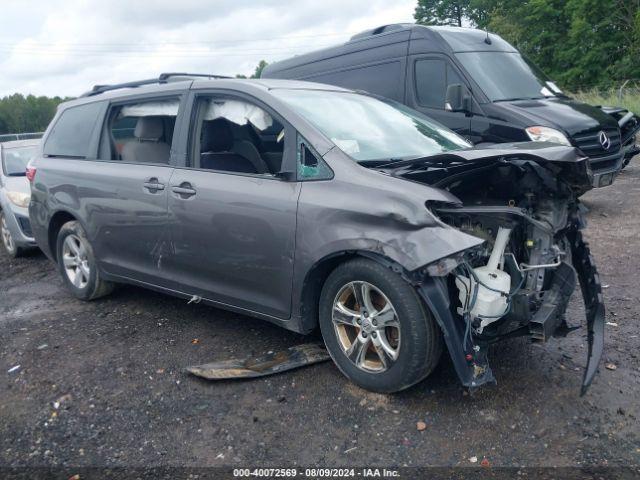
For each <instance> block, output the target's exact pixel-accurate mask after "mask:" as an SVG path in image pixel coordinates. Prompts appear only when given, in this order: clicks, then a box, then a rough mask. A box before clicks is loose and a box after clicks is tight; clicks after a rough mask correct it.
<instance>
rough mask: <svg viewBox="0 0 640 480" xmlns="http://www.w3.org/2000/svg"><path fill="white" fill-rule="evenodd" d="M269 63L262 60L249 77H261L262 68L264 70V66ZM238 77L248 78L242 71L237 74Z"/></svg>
mask: <svg viewBox="0 0 640 480" xmlns="http://www.w3.org/2000/svg"><path fill="white" fill-rule="evenodd" d="M267 65H269V64H268V63H267V62H266V61H265V60H260V63H258V65H256V68H255V70H254V71H253V73H252V74H251V76H250V77H249V78H260V75H262V70H264V67H266V66H267ZM236 78H247V76H246V75H243V74H241V73H238V74H236Z"/></svg>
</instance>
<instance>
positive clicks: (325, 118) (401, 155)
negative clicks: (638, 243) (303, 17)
mask: <svg viewBox="0 0 640 480" xmlns="http://www.w3.org/2000/svg"><path fill="white" fill-rule="evenodd" d="M272 93H273V94H274V95H276V96H277V97H279V98H280V99H282V100H283V101H285V102H286V103H287V104H289V106H291V108H293V109H294V110H295V111H296V112H297V113H299V114H300V115H302V116H303V117H305V118H306V119H307V120H308V121H309V122H311V123H312V124H313V125H315V126H316V127H317V128H318V129H319V130H320V131H321V132H322V133H323V134H324V135H325V136H326V137H328V138H329V139H331V141H332V142H333V143H335V144H336V146H337V147H338V148H340V149H341V150H342V151H343V152H344V153H346V154H347V155H349V156H350V157H351V158H353V159H354V160H356V161H357V162H368V161H374V160H380V161H387V162H388V161H393V160H402V159H408V158H418V157H426V156H429V155H434V154H437V153H441V152H447V151H451V150H460V149H462V148H470V147H471V144H469V143H468V142H467V141H466V140H465V139H464V138H462V137H460V136H458V135H457V134H455V133H454V132H452V131H451V130H449V129H447V128H446V127H443V126H442V125H439V124H437V123H435V122H432V121H429V120H427V119H426V118H425V117H423V116H422V115H420V114H419V113H418V112H414V111H412V110H411V109H409V108H406V107H400V106H396V105H392V104H389V103H386V102H382V101H380V100H376V99H375V98H372V97H368V96H366V95H360V94H357V93H351V92H335V91H322V90H287V89H276V90H272Z"/></svg>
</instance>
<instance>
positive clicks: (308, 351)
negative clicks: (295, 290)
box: [187, 343, 330, 380]
mask: <svg viewBox="0 0 640 480" xmlns="http://www.w3.org/2000/svg"><path fill="white" fill-rule="evenodd" d="M329 359H330V357H329V352H327V350H326V348H325V347H324V345H323V344H321V343H304V344H302V345H296V346H295V347H290V348H287V349H286V350H283V351H280V352H270V353H267V354H265V355H262V356H260V357H250V358H245V359H240V360H224V361H221V362H212V363H206V364H204V365H196V366H193V367H187V371H188V372H189V373H191V374H193V375H196V376H198V377H202V378H206V379H208V380H227V379H235V378H254V377H264V376H266V375H273V374H276V373H280V372H285V371H287V370H293V369H294V368H300V367H304V366H307V365H313V364H314V363H319V362H326V361H327V360H329Z"/></svg>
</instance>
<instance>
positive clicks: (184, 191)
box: [171, 182, 196, 198]
mask: <svg viewBox="0 0 640 480" xmlns="http://www.w3.org/2000/svg"><path fill="white" fill-rule="evenodd" d="M171 191H172V192H173V193H177V194H178V195H179V196H180V197H181V198H189V197H193V196H194V195H195V194H196V191H195V189H194V188H193V187H192V186H191V184H190V183H189V182H183V183H181V184H180V185H177V186H175V187H171Z"/></svg>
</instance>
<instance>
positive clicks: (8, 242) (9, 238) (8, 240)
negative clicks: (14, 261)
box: [0, 210, 22, 258]
mask: <svg viewBox="0 0 640 480" xmlns="http://www.w3.org/2000/svg"><path fill="white" fill-rule="evenodd" d="M0 236H2V245H3V246H4V250H5V251H6V252H7V254H8V255H9V256H10V257H12V258H17V257H19V256H20V255H21V254H22V249H21V248H20V247H18V246H17V245H16V242H15V241H14V240H13V235H11V230H9V225H7V219H6V217H5V216H4V212H3V211H2V210H0Z"/></svg>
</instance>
